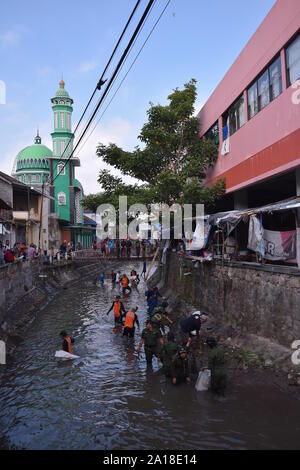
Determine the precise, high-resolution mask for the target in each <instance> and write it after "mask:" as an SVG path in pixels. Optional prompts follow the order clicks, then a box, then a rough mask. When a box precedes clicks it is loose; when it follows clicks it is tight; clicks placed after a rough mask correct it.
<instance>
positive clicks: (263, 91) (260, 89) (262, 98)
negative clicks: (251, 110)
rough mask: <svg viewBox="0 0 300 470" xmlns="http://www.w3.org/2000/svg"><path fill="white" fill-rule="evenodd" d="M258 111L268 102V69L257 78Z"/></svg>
mask: <svg viewBox="0 0 300 470" xmlns="http://www.w3.org/2000/svg"><path fill="white" fill-rule="evenodd" d="M257 97H258V111H261V110H262V109H263V108H264V107H265V106H267V104H269V103H270V95H269V70H268V69H267V70H266V71H265V72H264V73H263V74H262V75H261V76H260V77H259V79H258V80H257Z"/></svg>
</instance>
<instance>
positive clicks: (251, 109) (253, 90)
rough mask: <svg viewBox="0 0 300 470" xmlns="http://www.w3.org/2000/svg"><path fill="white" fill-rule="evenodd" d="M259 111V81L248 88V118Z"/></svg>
mask: <svg viewBox="0 0 300 470" xmlns="http://www.w3.org/2000/svg"><path fill="white" fill-rule="evenodd" d="M257 112H258V98H257V83H256V82H255V83H254V84H253V85H252V86H251V87H250V88H249V89H248V118H249V119H251V118H252V117H253V116H255V114H257Z"/></svg>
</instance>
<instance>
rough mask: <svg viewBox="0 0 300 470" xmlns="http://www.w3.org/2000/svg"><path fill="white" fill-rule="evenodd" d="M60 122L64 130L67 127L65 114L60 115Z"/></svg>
mask: <svg viewBox="0 0 300 470" xmlns="http://www.w3.org/2000/svg"><path fill="white" fill-rule="evenodd" d="M59 122H60V128H61V129H64V127H65V113H59Z"/></svg>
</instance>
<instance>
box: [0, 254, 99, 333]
mask: <svg viewBox="0 0 300 470" xmlns="http://www.w3.org/2000/svg"><path fill="white" fill-rule="evenodd" d="M100 266H103V260H96V261H93V262H88V263H87V262H80V261H79V262H77V261H70V262H68V261H61V262H60V263H59V264H56V265H43V264H41V263H40V262H39V261H36V260H33V261H25V262H21V263H17V264H7V265H5V266H2V267H1V268H0V339H4V340H5V339H6V338H7V336H14V335H15V334H16V332H17V331H18V329H19V327H20V326H22V325H24V324H25V323H26V322H28V321H31V320H32V318H33V317H34V315H35V313H36V312H37V311H39V310H41V309H42V308H43V306H45V305H46V304H47V302H49V300H51V299H53V298H54V296H55V295H56V294H57V293H58V292H59V291H60V290H62V289H64V288H66V287H67V285H68V284H69V283H74V282H79V281H80V280H81V279H83V278H85V277H91V276H93V275H95V274H96V273H98V272H99V269H100Z"/></svg>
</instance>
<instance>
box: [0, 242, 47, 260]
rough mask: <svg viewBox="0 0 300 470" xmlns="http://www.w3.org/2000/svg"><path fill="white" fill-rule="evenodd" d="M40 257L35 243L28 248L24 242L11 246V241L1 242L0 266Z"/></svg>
mask: <svg viewBox="0 0 300 470" xmlns="http://www.w3.org/2000/svg"><path fill="white" fill-rule="evenodd" d="M39 255H40V252H39V249H38V247H37V246H36V245H35V244H34V243H30V245H29V246H26V244H25V243H23V242H16V243H14V244H13V246H11V244H10V241H9V240H6V241H5V243H3V242H1V241H0V265H3V264H8V263H15V262H18V261H22V260H26V259H34V258H37V257H38V256H39Z"/></svg>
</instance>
